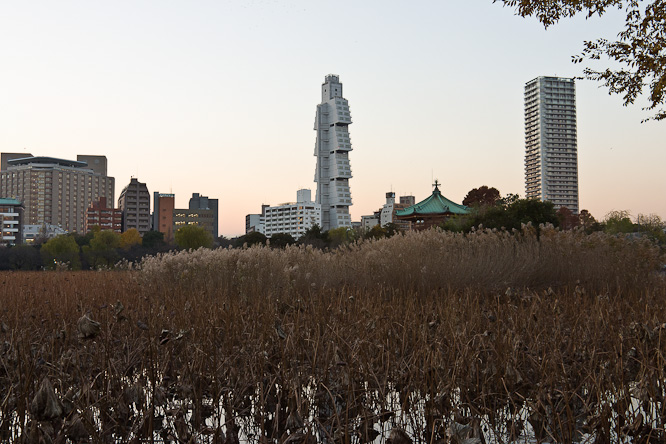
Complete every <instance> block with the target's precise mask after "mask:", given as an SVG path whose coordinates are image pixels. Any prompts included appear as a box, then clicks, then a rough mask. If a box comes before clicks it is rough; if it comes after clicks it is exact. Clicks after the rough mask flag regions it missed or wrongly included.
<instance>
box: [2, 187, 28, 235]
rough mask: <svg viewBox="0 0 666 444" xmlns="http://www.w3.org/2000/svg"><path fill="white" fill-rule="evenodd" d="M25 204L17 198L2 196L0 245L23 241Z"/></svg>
mask: <svg viewBox="0 0 666 444" xmlns="http://www.w3.org/2000/svg"><path fill="white" fill-rule="evenodd" d="M22 218H23V205H22V204H21V202H19V201H18V200H16V199H5V198H0V245H16V244H20V243H21V231H22V225H23V220H22Z"/></svg>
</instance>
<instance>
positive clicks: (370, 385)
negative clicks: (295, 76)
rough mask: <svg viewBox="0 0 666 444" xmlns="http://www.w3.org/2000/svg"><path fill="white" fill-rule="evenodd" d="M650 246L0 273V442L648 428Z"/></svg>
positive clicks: (419, 244) (393, 248)
mask: <svg viewBox="0 0 666 444" xmlns="http://www.w3.org/2000/svg"><path fill="white" fill-rule="evenodd" d="M657 254H658V253H657V251H656V250H655V249H654V248H652V247H651V246H650V245H649V244H647V243H643V242H636V241H632V240H627V239H623V238H616V237H610V236H605V235H599V236H596V235H595V236H594V237H590V236H583V235H580V234H579V233H571V232H570V233H568V234H567V233H559V232H549V231H548V230H546V231H545V233H542V235H541V240H540V241H537V240H536V238H535V236H533V235H532V234H531V232H530V230H529V229H527V230H526V231H525V233H523V234H520V235H517V236H508V235H504V234H502V233H490V232H483V233H475V234H473V235H471V236H459V235H451V234H446V233H438V232H434V231H433V232H429V233H421V234H415V235H410V236H399V237H396V238H392V239H387V240H382V241H377V242H370V243H364V244H361V245H356V246H353V247H352V248H350V249H348V250H341V251H336V252H333V253H325V252H319V251H316V250H311V249H308V248H287V249H286V250H284V251H282V250H280V251H277V250H271V249H268V248H252V249H248V250H216V251H210V250H201V251H199V252H195V253H178V254H173V255H168V256H164V257H160V258H156V259H151V260H147V261H146V262H145V263H144V268H143V270H142V271H124V272H80V273H59V272H48V273H47V272H44V273H5V274H1V275H0V286H1V288H2V299H1V301H0V303H1V304H2V305H0V326H2V328H1V329H0V395H1V396H0V440H2V441H9V440H12V441H15V440H18V439H19V438H20V440H21V442H38V441H40V440H41V441H42V442H49V440H51V441H53V442H100V443H106V442H128V441H130V440H136V441H137V442H138V441H143V442H145V441H148V440H156V441H164V442H183V443H184V442H211V443H213V442H215V443H222V442H226V443H234V442H238V440H243V439H247V440H249V441H250V442H275V443H283V442H290V443H296V442H312V443H314V442H331V443H332V442H336V443H345V442H357V443H363V442H373V440H375V441H376V440H380V441H382V442H384V441H386V440H387V439H390V442H394V443H395V442H409V441H410V440H411V441H413V442H458V441H456V440H463V439H468V440H469V439H482V438H483V436H481V438H479V435H480V434H482V433H484V432H485V435H486V437H492V438H493V439H495V440H497V441H498V442H509V441H510V440H512V439H515V438H517V437H518V436H525V435H534V436H536V437H537V438H539V439H541V440H547V441H557V442H571V441H573V440H576V439H578V437H580V436H583V435H589V436H594V437H596V439H597V440H598V441H599V442H609V441H611V440H620V439H625V437H627V436H631V437H633V438H634V439H635V442H663V440H664V423H666V406H665V405H664V380H665V379H666V378H665V375H664V372H665V370H666V361H665V359H664V356H665V352H666V346H665V345H664V342H665V340H666V305H665V304H664V300H665V298H666V283H665V282H664V278H663V276H661V275H659V273H658V272H655V271H654V265H655V264H656V263H657V260H658V258H657ZM508 285H511V288H509V289H507V286H508ZM84 315H85V318H87V319H88V320H90V321H93V322H94V323H99V328H98V327H96V326H95V327H94V328H93V330H94V334H83V332H82V330H81V329H82V328H83V323H85V324H86V325H88V324H90V322H88V320H85V321H81V319H83V318H84ZM91 325H93V326H94V325H96V324H91ZM85 331H88V330H85ZM468 442H471V441H468Z"/></svg>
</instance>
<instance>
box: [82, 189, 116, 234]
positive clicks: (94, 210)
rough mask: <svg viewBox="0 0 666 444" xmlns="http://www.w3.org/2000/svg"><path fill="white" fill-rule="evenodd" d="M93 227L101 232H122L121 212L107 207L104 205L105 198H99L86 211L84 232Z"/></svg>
mask: <svg viewBox="0 0 666 444" xmlns="http://www.w3.org/2000/svg"><path fill="white" fill-rule="evenodd" d="M95 225H98V226H99V227H100V228H101V229H102V230H110V231H113V232H115V233H121V232H122V231H124V230H123V212H122V211H121V210H120V209H117V208H113V207H109V206H108V205H107V203H106V197H100V198H99V200H98V201H97V202H93V203H92V204H91V205H90V206H89V207H88V209H87V210H86V227H85V232H86V233H87V232H89V231H90V230H92V227H94V226H95Z"/></svg>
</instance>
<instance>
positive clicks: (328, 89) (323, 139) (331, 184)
mask: <svg viewBox="0 0 666 444" xmlns="http://www.w3.org/2000/svg"><path fill="white" fill-rule="evenodd" d="M351 123H352V121H351V115H350V114H349V103H348V102H347V100H346V99H344V98H343V97H342V83H340V78H339V77H338V76H337V75H333V74H329V75H327V76H326V80H325V82H324V83H323V84H322V86H321V104H319V105H317V115H316V117H315V125H314V129H315V131H317V141H316V143H315V150H314V155H315V156H316V157H317V169H316V170H315V178H314V180H315V182H317V195H316V199H315V202H316V203H318V204H320V205H321V224H322V227H321V228H322V230H323V231H327V230H330V229H332V228H338V227H351V218H350V216H349V207H350V206H351V204H352V199H351V192H350V191H349V179H350V178H351V177H352V174H351V168H350V167H349V156H348V154H349V151H351V150H352V147H351V141H350V140H349V130H348V127H349V125H350V124H351Z"/></svg>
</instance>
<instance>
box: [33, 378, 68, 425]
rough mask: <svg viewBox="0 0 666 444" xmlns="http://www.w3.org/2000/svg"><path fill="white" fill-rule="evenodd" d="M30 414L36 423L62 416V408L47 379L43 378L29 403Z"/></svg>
mask: <svg viewBox="0 0 666 444" xmlns="http://www.w3.org/2000/svg"><path fill="white" fill-rule="evenodd" d="M30 414H31V415H32V416H33V417H34V418H35V419H36V420H37V421H49V420H51V419H55V418H59V417H60V416H61V415H62V406H61V405H60V401H59V400H58V397H57V396H56V394H55V390H53V385H51V381H50V380H49V378H44V380H42V383H41V385H40V386H39V390H37V393H36V394H35V397H34V398H33V399H32V402H31V403H30Z"/></svg>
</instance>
